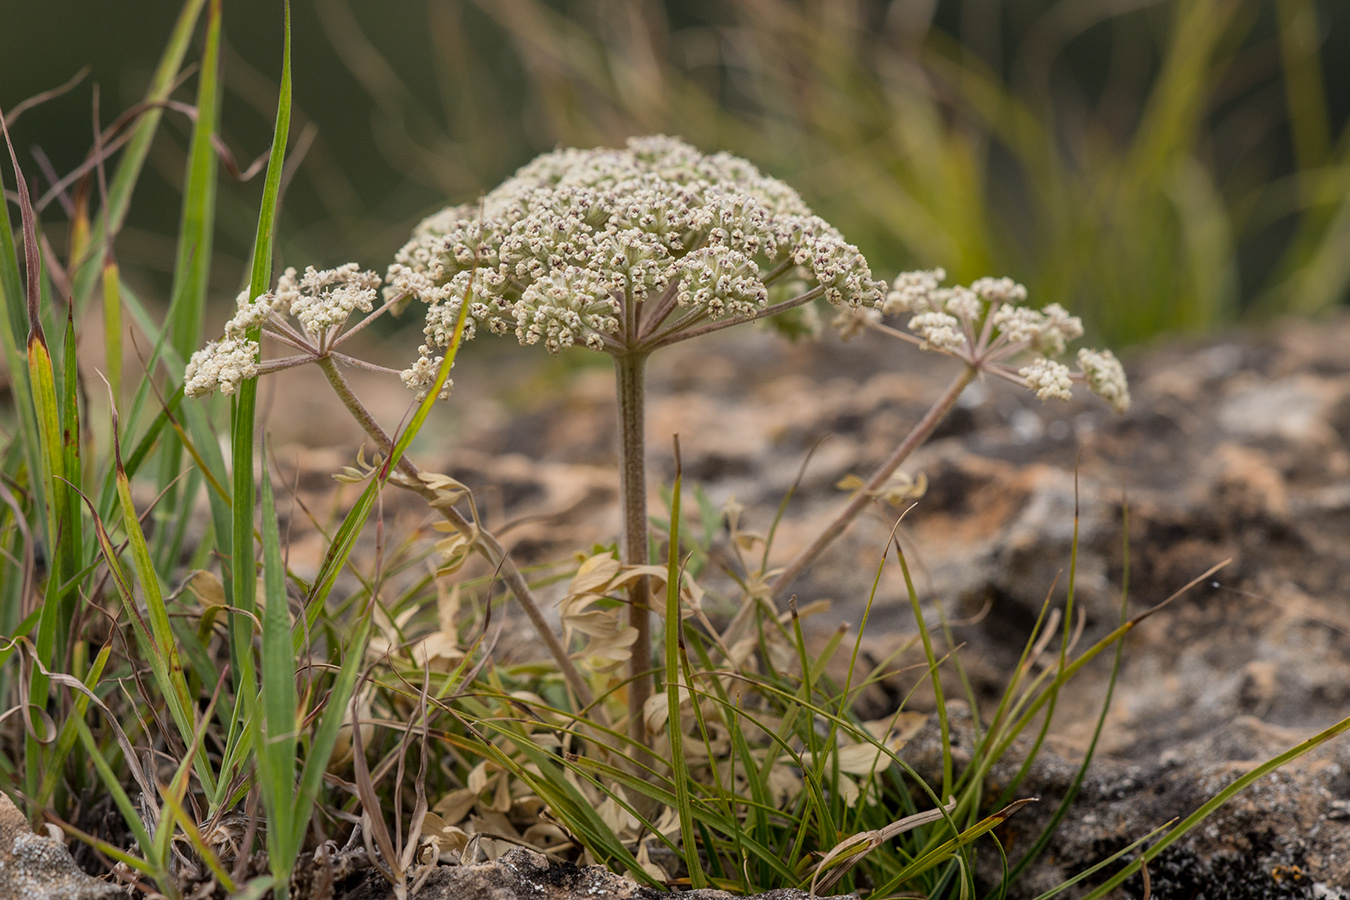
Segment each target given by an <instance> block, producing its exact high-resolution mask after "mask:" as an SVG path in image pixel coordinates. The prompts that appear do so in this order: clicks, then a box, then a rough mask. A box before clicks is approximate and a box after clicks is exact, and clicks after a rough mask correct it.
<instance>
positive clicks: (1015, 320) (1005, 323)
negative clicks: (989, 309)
mask: <svg viewBox="0 0 1350 900" xmlns="http://www.w3.org/2000/svg"><path fill="white" fill-rule="evenodd" d="M994 327H995V328H997V329H998V331H999V333H1000V334H1002V335H1003V337H1004V338H1006V339H1007V341H1008V343H1010V344H1031V343H1033V342H1035V341H1036V339H1037V338H1039V337H1040V335H1041V330H1042V329H1043V328H1044V327H1045V316H1043V315H1041V313H1040V311H1039V310H1035V309H1031V308H1030V307H1027V306H1008V305H1004V306H1000V307H999V308H998V309H997V310H996V311H995V312H994Z"/></svg>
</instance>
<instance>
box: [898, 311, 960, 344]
mask: <svg viewBox="0 0 1350 900" xmlns="http://www.w3.org/2000/svg"><path fill="white" fill-rule="evenodd" d="M909 330H910V331H912V332H914V333H915V334H917V335H919V336H920V337H922V338H923V348H922V349H924V350H957V349H959V348H960V347H961V346H963V345H964V344H965V342H966V336H965V334H963V333H962V331H961V323H960V322H958V321H957V320H956V318H955V317H954V316H949V315H947V314H946V313H943V312H926V313H920V314H919V315H917V316H915V317H914V318H912V319H910V320H909Z"/></svg>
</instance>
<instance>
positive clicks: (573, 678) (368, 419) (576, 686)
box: [315, 356, 595, 709]
mask: <svg viewBox="0 0 1350 900" xmlns="http://www.w3.org/2000/svg"><path fill="white" fill-rule="evenodd" d="M315 362H317V363H318V365H319V370H320V371H322V372H323V374H324V377H325V378H327V379H328V383H329V384H330V385H332V388H333V391H334V393H336V394H337V395H338V399H340V400H341V401H342V405H343V406H345V407H347V411H348V412H350V413H351V414H352V418H354V419H356V421H357V423H358V424H359V425H360V426H361V428H362V430H364V431H365V432H366V434H368V435H370V437H371V438H372V439H373V440H374V441H375V443H376V444H378V445H379V448H380V452H381V453H384V454H385V455H386V456H387V455H388V454H389V452H390V451H391V449H392V448H393V441H392V440H390V438H389V435H388V434H387V433H386V432H385V430H384V428H383V427H381V425H380V423H379V422H377V421H375V417H374V416H372V415H371V414H370V411H369V410H368V409H366V407H365V404H363V403H362V402H361V400H360V398H359V397H357V396H356V394H355V393H354V392H353V391H352V389H351V386H350V385H349V384H348V383H347V380H346V379H345V378H343V377H342V372H340V371H339V370H338V367H337V363H335V362H334V361H333V359H332V357H329V356H321V357H319V358H318V359H316V360H315ZM397 468H398V471H399V472H400V473H401V474H402V475H403V476H404V478H403V479H400V480H399V481H397V482H395V483H396V484H398V485H399V486H401V487H405V488H407V489H408V490H411V491H413V492H415V493H417V494H419V495H420V496H421V497H422V498H423V499H425V500H426V501H427V503H428V504H429V505H431V507H432V508H433V509H435V510H436V511H437V512H439V513H440V514H441V516H442V517H443V518H444V519H445V520H446V521H447V522H449V523H450V525H451V526H452V527H453V528H454V529H455V530H456V531H459V532H460V533H462V534H473V533H474V524H473V523H471V522H469V520H468V519H466V518H464V516H463V514H462V513H460V511H459V510H457V509H455V508H454V507H451V506H446V505H444V504H439V503H435V502H433V501H435V500H436V499H437V497H436V491H435V490H434V489H432V488H431V487H430V486H429V485H427V484H426V482H424V481H422V479H421V474H422V470H421V469H420V468H418V466H417V464H416V463H414V462H413V461H412V460H410V459H409V458H408V457H407V456H406V455H404V456H403V457H401V458H400V459H399V461H398V466H397ZM475 549H477V550H478V552H479V553H481V554H482V555H483V557H484V558H485V559H486V560H487V561H488V564H489V565H492V566H496V567H498V568H499V569H500V571H501V575H502V579H503V580H504V581H505V582H506V586H507V588H508V589H509V590H510V591H511V593H512V594H514V595H515V598H516V601H517V602H518V603H520V607H521V609H523V610H525V616H526V617H527V618H528V619H529V620H530V624H531V625H532V626H534V630H535V631H536V632H537V633H538V635H539V639H540V640H542V641H543V642H544V646H546V647H547V648H548V652H549V653H550V654H551V655H552V656H553V659H554V661H555V662H557V664H558V669H559V671H561V672H562V675H563V678H564V679H565V680H566V681H567V686H568V687H570V688H571V689H572V692H573V694H575V695H576V698H577V703H578V705H579V706H580V707H581V708H583V709H584V708H586V707H589V706H591V705H592V704H594V702H595V697H594V695H593V694H592V693H591V689H590V687H589V686H588V685H587V684H586V679H585V678H583V677H582V676H581V672H580V671H578V670H577V667H576V664H575V663H573V662H572V658H571V657H570V656H568V655H567V650H566V648H564V647H563V645H562V642H561V641H559V640H558V636H557V634H556V633H554V630H553V628H551V627H550V626H549V623H548V620H546V619H545V618H544V614H543V612H542V611H541V610H540V608H539V603H538V601H536V600H535V597H534V592H533V591H531V590H530V585H529V583H528V582H526V581H525V576H524V575H522V574H521V572H520V569H519V568H517V566H516V564H515V562H514V561H513V560H512V559H511V557H510V555H509V554H508V553H507V552H506V549H505V548H504V547H503V546H502V545H501V543H500V542H499V541H498V540H497V539H496V538H495V537H493V536H492V535H491V534H490V533H489V532H487V531H485V530H484V529H483V528H482V527H481V526H480V527H479V528H478V529H477V535H476V539H475Z"/></svg>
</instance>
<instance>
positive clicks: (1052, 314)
mask: <svg viewBox="0 0 1350 900" xmlns="http://www.w3.org/2000/svg"><path fill="white" fill-rule="evenodd" d="M1041 315H1042V316H1043V317H1044V322H1043V324H1042V325H1041V332H1040V334H1039V335H1037V336H1036V339H1035V344H1036V349H1037V350H1039V351H1040V352H1042V353H1044V354H1045V355H1046V356H1059V355H1060V354H1061V353H1063V352H1064V346H1065V344H1067V343H1068V342H1069V341H1076V340H1078V338H1080V337H1082V336H1083V321H1082V320H1081V319H1079V318H1078V317H1077V316H1071V315H1069V311H1068V310H1067V309H1065V308H1064V307H1062V306H1060V305H1059V304H1058V303H1049V304H1046V306H1045V307H1044V308H1043V309H1042V310H1041Z"/></svg>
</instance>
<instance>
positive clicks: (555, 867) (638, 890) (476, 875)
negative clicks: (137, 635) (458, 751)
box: [417, 848, 852, 900]
mask: <svg viewBox="0 0 1350 900" xmlns="http://www.w3.org/2000/svg"><path fill="white" fill-rule="evenodd" d="M670 896H672V895H671V894H668V893H666V892H664V891H655V890H652V889H651V888H646V887H639V886H638V885H636V884H634V883H633V882H632V881H629V880H627V879H625V878H620V877H619V876H617V875H615V874H613V873H612V872H609V871H607V870H606V869H602V868H600V867H599V866H587V867H585V868H578V867H577V866H574V865H570V864H551V863H550V862H549V861H548V859H547V858H546V857H545V856H543V854H540V853H535V852H534V851H532V850H526V849H523V848H516V849H514V850H511V851H509V852H507V853H506V855H504V856H501V857H499V858H498V859H495V860H493V861H492V862H487V863H481V864H478V865H472V866H441V867H440V868H438V869H436V871H435V872H433V873H432V874H431V876H430V877H429V878H428V879H427V881H426V884H425V885H423V887H422V889H421V890H420V891H418V893H417V900H525V898H529V900H573V898H577V900H580V898H597V900H662V898H667V897H670ZM675 896H678V897H680V898H681V900H733V897H734V896H735V895H732V894H728V893H727V892H726V891H715V890H701V891H688V892H686V893H683V894H678V895H675ZM849 896H852V895H849ZM746 900H808V896H807V893H806V892H805V891H798V890H778V891H768V892H766V893H763V894H756V895H754V896H752V897H749V898H746Z"/></svg>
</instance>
